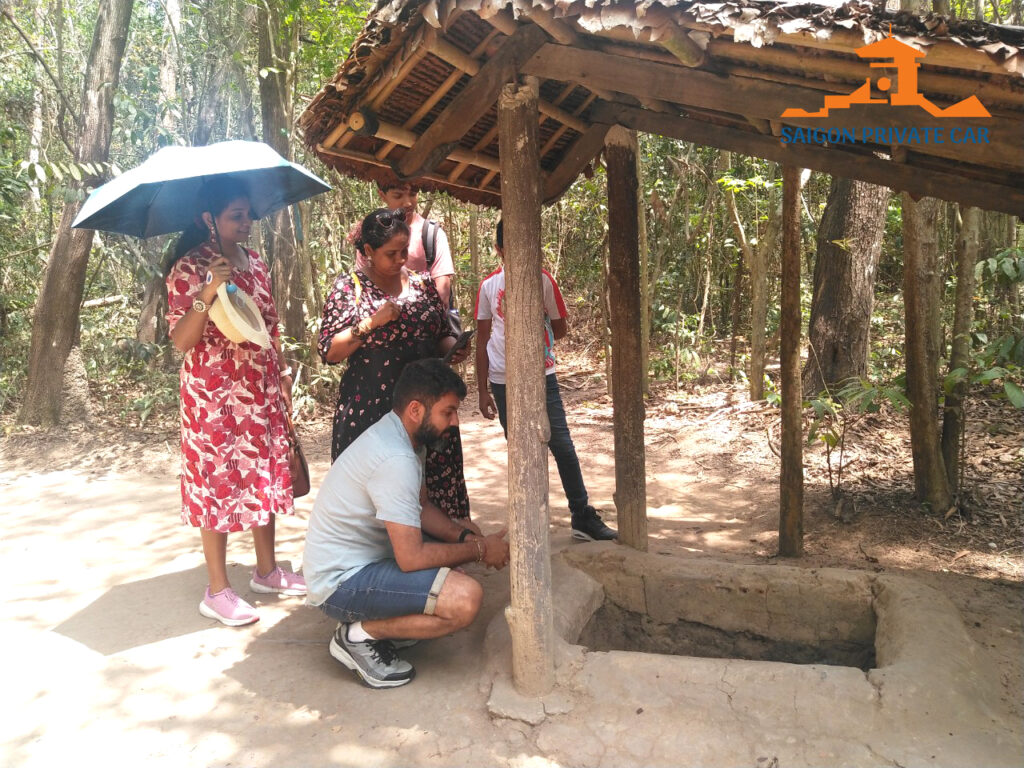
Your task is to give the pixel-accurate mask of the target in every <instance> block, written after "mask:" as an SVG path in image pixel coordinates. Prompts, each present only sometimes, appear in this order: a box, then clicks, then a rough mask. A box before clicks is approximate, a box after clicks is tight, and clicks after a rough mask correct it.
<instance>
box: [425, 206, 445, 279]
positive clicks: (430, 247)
mask: <svg viewBox="0 0 1024 768" xmlns="http://www.w3.org/2000/svg"><path fill="white" fill-rule="evenodd" d="M440 228H441V225H440V224H438V223H437V222H436V221H434V220H433V219H427V220H426V221H425V222H423V255H424V256H426V257H427V274H428V275H429V274H430V270H431V269H433V267H434V261H435V260H436V259H437V230H439V229H440Z"/></svg>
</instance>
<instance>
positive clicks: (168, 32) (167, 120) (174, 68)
mask: <svg viewBox="0 0 1024 768" xmlns="http://www.w3.org/2000/svg"><path fill="white" fill-rule="evenodd" d="M164 11H165V13H166V15H165V17H164V39H163V46H162V48H161V57H160V75H159V81H160V99H161V100H162V101H163V106H164V111H163V113H162V114H161V116H160V124H161V126H162V128H163V130H164V133H165V134H166V136H164V137H161V142H160V143H161V144H169V143H171V140H170V139H169V138H167V137H168V136H173V135H174V133H175V129H176V127H177V125H176V121H175V118H174V112H173V110H172V109H171V108H170V107H171V105H172V104H176V103H177V102H178V46H177V35H178V30H179V29H180V28H181V4H180V3H179V2H178V0H165V2H164ZM148 251H149V249H144V252H148ZM161 261H162V259H161V254H160V253H159V252H157V253H156V254H154V258H153V259H152V261H151V263H150V270H149V272H148V277H147V278H146V289H145V292H144V293H143V296H142V310H141V311H140V312H139V324H138V326H137V327H136V331H135V337H136V338H137V339H138V340H139V341H140V342H142V343H143V344H164V343H168V338H167V334H168V331H169V328H168V325H167V283H166V282H165V281H164V274H163V270H162V264H161ZM156 359H157V358H154V361H155V360H156ZM170 359H173V358H171V356H170V355H168V356H167V360H165V362H168V361H169V360H170Z"/></svg>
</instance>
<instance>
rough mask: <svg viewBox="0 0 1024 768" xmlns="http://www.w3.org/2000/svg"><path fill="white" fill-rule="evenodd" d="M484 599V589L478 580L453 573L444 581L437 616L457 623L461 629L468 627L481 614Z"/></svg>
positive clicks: (456, 572)
mask: <svg viewBox="0 0 1024 768" xmlns="http://www.w3.org/2000/svg"><path fill="white" fill-rule="evenodd" d="M483 599H484V588H483V587H481V586H480V583H479V582H477V580H476V579H474V578H472V577H470V576H467V575H466V574H464V573H459V572H458V571H452V572H451V573H449V574H448V578H446V579H445V580H444V586H443V587H441V594H440V595H438V597H437V611H436V613H437V615H438V616H441V617H442V618H445V619H449V620H450V621H452V622H454V623H456V624H457V625H458V626H459V628H461V627H467V626H469V625H470V624H472V623H473V619H475V618H476V616H477V614H478V613H480V606H481V604H482V603H483Z"/></svg>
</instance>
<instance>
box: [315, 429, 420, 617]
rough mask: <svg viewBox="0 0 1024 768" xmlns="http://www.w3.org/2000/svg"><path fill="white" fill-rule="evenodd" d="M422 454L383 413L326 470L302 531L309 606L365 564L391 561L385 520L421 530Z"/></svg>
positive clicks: (406, 435)
mask: <svg viewBox="0 0 1024 768" xmlns="http://www.w3.org/2000/svg"><path fill="white" fill-rule="evenodd" d="M424 455H425V452H424V451H423V450H420V451H415V450H414V449H413V447H412V442H411V441H410V440H409V433H408V432H406V430H405V427H404V426H403V425H402V420H401V419H400V418H399V417H398V415H397V414H396V413H395V412H394V411H388V413H387V414H386V415H385V416H384V417H382V418H381V420H380V421H378V422H377V423H376V424H374V425H373V426H372V427H370V428H369V429H368V430H366V431H365V432H363V434H361V435H360V436H359V437H357V438H356V439H355V440H354V441H353V443H352V445H350V446H349V447H348V448H346V449H345V450H344V451H343V452H342V454H341V455H340V456H339V457H338V458H337V460H336V461H335V462H334V464H333V465H331V469H330V471H328V473H327V477H325V478H324V482H323V484H322V485H321V486H320V491H319V493H317V495H316V502H314V504H313V514H312V516H311V517H310V518H309V526H308V528H307V530H306V550H305V553H304V554H303V556H302V574H303V575H304V576H305V577H306V587H307V591H308V595H307V598H306V602H307V603H309V604H310V605H321V604H322V603H323V602H324V601H325V600H326V599H327V598H329V597H330V596H331V595H333V594H334V591H335V590H336V589H337V588H338V585H339V584H341V582H343V581H344V580H345V579H347V578H348V577H349V576H351V575H352V574H353V573H355V572H356V571H358V570H359V569H360V568H362V567H363V566H364V565H369V564H370V563H376V562H379V561H381V560H388V559H391V558H394V556H395V551H394V550H393V549H392V548H391V537H390V536H388V532H387V529H386V528H385V527H384V523H385V522H391V523H401V524H402V525H411V526H415V527H416V528H419V527H420V514H421V512H422V507H421V506H420V488H421V486H422V485H423V457H424Z"/></svg>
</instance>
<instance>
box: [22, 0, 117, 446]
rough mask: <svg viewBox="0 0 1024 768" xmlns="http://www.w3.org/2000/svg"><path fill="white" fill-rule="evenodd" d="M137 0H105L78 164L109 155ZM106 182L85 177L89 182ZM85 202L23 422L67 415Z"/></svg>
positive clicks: (88, 75) (47, 289)
mask: <svg viewBox="0 0 1024 768" xmlns="http://www.w3.org/2000/svg"><path fill="white" fill-rule="evenodd" d="M132 2H133V0H101V1H100V4H99V8H98V9H97V15H96V27H95V29H94V30H93V39H92V49H91V50H90V52H89V61H88V63H87V65H86V70H85V80H84V83H83V86H82V109H81V125H80V126H79V142H78V148H77V152H76V155H75V161H76V162H78V163H105V162H106V161H107V158H108V156H109V151H110V135H111V132H112V130H113V127H114V95H115V94H116V93H117V84H118V79H119V77H120V72H121V60H122V58H123V57H124V49H125V44H126V43H127V40H128V25H129V22H130V20H131V14H132ZM99 181H100V180H99V179H96V178H84V179H83V180H82V185H83V187H84V185H85V184H97V183H98V182H99ZM80 208H81V203H80V202H78V201H74V202H69V203H67V204H66V205H65V206H64V213H63V215H62V217H61V223H60V227H59V229H58V230H57V235H56V237H55V238H54V242H53V247H52V249H51V250H50V257H49V260H48V261H47V265H46V272H45V274H44V276H43V285H42V288H41V289H40V291H39V298H38V300H37V301H36V306H35V310H34V312H33V323H32V342H31V347H30V351H29V367H28V383H27V386H26V388H25V400H24V402H23V403H22V406H21V411H20V413H19V415H18V419H19V421H21V422H22V423H28V424H42V425H45V426H52V425H55V424H58V423H60V421H61V419H62V413H61V411H62V404H63V382H64V365H65V361H66V360H67V358H68V354H69V353H70V352H71V347H72V346H73V345H74V344H75V343H76V341H77V337H78V311H79V306H80V305H81V303H82V294H83V293H84V291H85V273H86V267H87V265H88V263H89V251H90V249H91V247H92V240H93V232H92V230H81V229H75V230H72V229H71V222H73V221H74V220H75V216H76V215H77V214H78V211H79V209H80ZM67 415H68V416H70V415H71V414H67Z"/></svg>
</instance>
